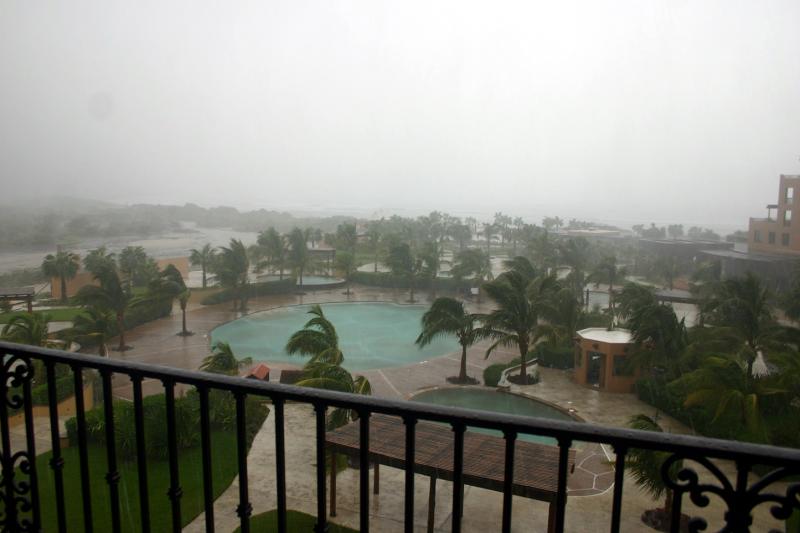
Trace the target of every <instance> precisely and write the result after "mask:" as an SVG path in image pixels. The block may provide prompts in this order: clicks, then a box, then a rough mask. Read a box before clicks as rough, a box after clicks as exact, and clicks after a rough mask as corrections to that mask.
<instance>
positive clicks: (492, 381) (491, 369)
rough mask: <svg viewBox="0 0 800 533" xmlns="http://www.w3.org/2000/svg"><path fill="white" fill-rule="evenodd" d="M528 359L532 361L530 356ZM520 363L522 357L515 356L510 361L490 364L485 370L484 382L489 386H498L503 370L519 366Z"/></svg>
mask: <svg viewBox="0 0 800 533" xmlns="http://www.w3.org/2000/svg"><path fill="white" fill-rule="evenodd" d="M528 360H529V361H530V356H529V357H528ZM519 363H520V358H519V357H515V358H514V359H512V360H511V361H509V362H508V363H495V364H493V365H489V366H488V367H486V368H485V369H484V371H483V384H484V385H486V386H487V387H497V384H498V383H499V382H500V375H501V374H502V373H503V370H505V369H506V368H511V367H512V366H517V365H518V364H519Z"/></svg>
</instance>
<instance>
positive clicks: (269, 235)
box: [258, 228, 287, 280]
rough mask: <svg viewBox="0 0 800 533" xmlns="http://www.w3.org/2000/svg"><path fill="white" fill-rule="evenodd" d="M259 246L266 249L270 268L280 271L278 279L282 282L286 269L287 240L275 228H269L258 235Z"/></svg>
mask: <svg viewBox="0 0 800 533" xmlns="http://www.w3.org/2000/svg"><path fill="white" fill-rule="evenodd" d="M258 244H259V245H260V246H262V247H263V248H264V252H265V253H266V255H267V260H268V261H269V264H270V266H271V267H272V268H273V269H275V268H277V269H278V271H279V277H278V279H281V280H282V279H283V269H284V268H286V253H287V247H286V239H284V237H283V236H282V235H281V234H280V233H278V231H277V230H276V229H275V228H269V229H267V230H266V231H262V232H261V233H259V234H258ZM273 272H274V270H273Z"/></svg>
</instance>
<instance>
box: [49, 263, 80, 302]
mask: <svg viewBox="0 0 800 533" xmlns="http://www.w3.org/2000/svg"><path fill="white" fill-rule="evenodd" d="M79 268H80V257H79V256H78V254H74V253H72V252H63V251H58V252H56V254H55V255H53V254H48V255H47V256H46V257H45V258H44V261H42V273H44V275H45V276H48V277H51V278H56V277H57V278H59V280H60V281H61V303H64V304H65V303H67V280H68V279H72V278H74V277H75V276H76V275H77V274H78V269H79Z"/></svg>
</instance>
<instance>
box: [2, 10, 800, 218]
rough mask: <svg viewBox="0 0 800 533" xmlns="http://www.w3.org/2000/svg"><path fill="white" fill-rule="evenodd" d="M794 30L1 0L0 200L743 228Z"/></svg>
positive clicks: (766, 153)
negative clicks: (55, 195) (20, 197)
mask: <svg viewBox="0 0 800 533" xmlns="http://www.w3.org/2000/svg"><path fill="white" fill-rule="evenodd" d="M798 28H800V2H798V0H785V1H779V0H775V1H772V0H764V1H752V0H745V1H737V0H720V1H712V0H703V1H702V2H697V1H678V0H663V1H650V0H630V1H624V0H614V1H606V0H592V1H588V0H587V1H585V2H577V1H553V0H550V1H546V2H544V1H521V2H511V1H497V2H489V1H484V2H471V1H465V0H434V1H430V0H427V1H416V0H403V1H388V0H365V1H336V0H320V1H316V2H308V1H303V0H285V1H272V0H257V1H246V0H237V1H234V2H218V1H211V0H191V1H175V0H170V1H166V2H165V1H162V0H159V1H141V0H137V1H135V2H133V1H128V0H126V1H112V0H96V1H74V2H73V1H69V2H65V1H60V0H59V1H56V0H50V1H30V0H4V1H3V2H2V3H0V180H2V185H3V190H2V193H0V194H3V195H5V196H6V198H8V197H9V195H11V194H23V193H24V194H31V193H39V192H41V191H48V190H50V191H54V192H59V193H63V194H71V195H77V196H87V197H91V198H98V199H105V200H113V201H116V202H121V203H131V202H151V203H183V202H186V201H193V202H197V203H201V204H203V205H216V204H229V205H236V206H240V207H246V208H252V207H262V206H263V207H288V208H302V207H314V208H320V207H323V208H330V209H338V210H348V209H356V208H358V209H359V210H360V212H373V211H374V212H378V210H379V209H382V208H383V209H388V208H397V209H406V210H413V209H428V208H437V207H438V208H440V209H445V210H447V209H449V210H452V211H460V212H469V211H472V212H476V213H477V212H494V211H497V210H504V211H506V212H510V213H512V214H522V215H526V216H527V215H530V216H532V217H536V216H541V215H544V214H560V215H562V216H575V217H581V218H594V219H606V220H634V221H635V220H642V221H649V220H655V221H659V222H671V221H683V222H700V223H707V224H712V223H715V224H718V225H727V224H732V225H738V226H746V223H747V217H748V216H762V215H763V214H764V213H765V209H764V206H765V204H767V203H772V202H774V201H775V200H776V196H777V183H778V176H779V174H781V173H785V174H800V161H798V157H800V31H798ZM12 183H13V185H12Z"/></svg>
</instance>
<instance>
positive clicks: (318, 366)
mask: <svg viewBox="0 0 800 533" xmlns="http://www.w3.org/2000/svg"><path fill="white" fill-rule="evenodd" d="M296 385H297V386H299V387H312V388H315V389H325V390H334V391H339V392H348V393H351V394H363V395H366V396H369V395H370V394H372V385H371V384H370V382H369V380H368V379H367V378H366V377H364V376H356V377H355V378H353V376H352V374H350V372H348V371H347V370H345V369H344V368H342V366H341V365H340V364H334V363H326V362H316V363H312V362H309V363H307V364H306V365H305V367H304V368H303V375H302V377H301V379H300V380H299V381H298V382H297V383H296ZM357 418H358V413H357V412H356V411H354V410H351V409H343V408H341V407H336V408H334V409H332V410H331V411H330V412H329V413H328V420H327V423H326V426H327V429H328V430H332V429H336V428H338V427H341V426H343V425H345V424H346V423H348V422H349V421H350V420H356V419H357Z"/></svg>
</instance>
